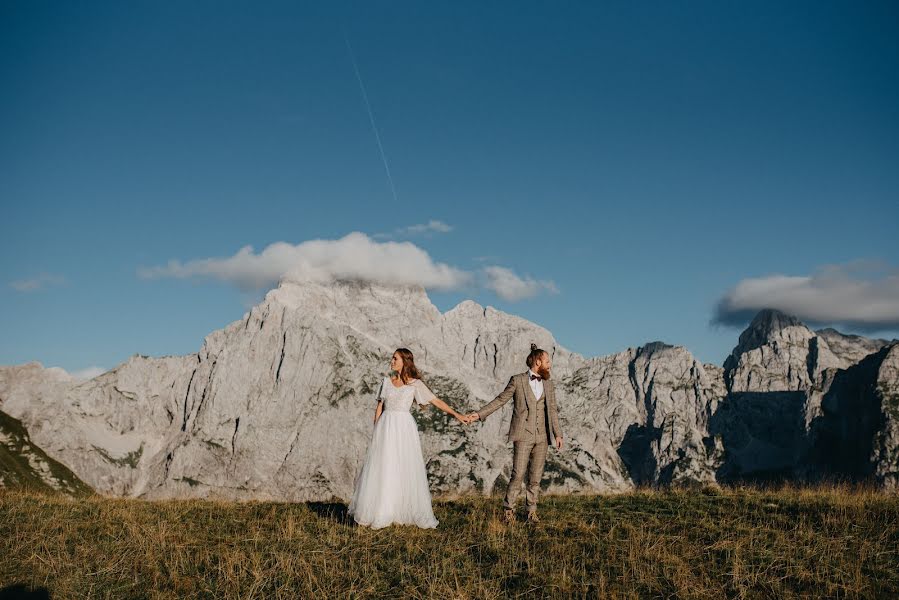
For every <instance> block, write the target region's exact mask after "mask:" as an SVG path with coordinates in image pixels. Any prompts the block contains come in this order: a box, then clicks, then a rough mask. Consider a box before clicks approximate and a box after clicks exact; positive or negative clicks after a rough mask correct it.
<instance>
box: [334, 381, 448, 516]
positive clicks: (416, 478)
mask: <svg viewBox="0 0 899 600" xmlns="http://www.w3.org/2000/svg"><path fill="white" fill-rule="evenodd" d="M378 398H379V399H382V400H383V401H384V407H383V410H382V412H381V416H380V417H379V418H378V422H377V423H375V427H374V430H373V431H372V436H371V442H370V443H369V445H368V452H367V453H366V455H365V463H364V464H363V465H362V470H361V471H360V472H359V475H358V476H357V477H356V483H355V489H354V490H353V499H352V500H351V501H350V505H349V509H348V512H349V514H350V515H352V516H353V519H355V521H356V522H357V523H359V524H360V525H366V526H369V527H371V528H372V529H380V528H381V527H386V526H387V525H390V524H414V525H418V526H419V527H423V528H434V527H437V523H438V521H437V519H436V518H435V517H434V512H433V510H432V509H431V491H430V490H429V489H428V474H427V470H426V469H425V462H424V459H423V458H422V454H421V441H420V440H419V437H418V425H417V424H416V423H415V419H414V418H413V417H412V414H411V413H410V412H409V409H410V408H412V402H413V401H415V402H417V403H418V404H419V405H425V404H428V403H429V402H431V400H433V399H434V398H435V396H434V394H433V393H431V391H430V390H429V389H428V388H427V387H426V386H425V384H424V383H423V382H422V381H421V380H420V379H415V380H413V381H412V383H410V384H408V385H403V386H401V387H397V386H395V385H393V382H392V381H391V380H390V379H389V378H388V377H385V378H384V381H383V382H382V383H381V389H380V390H379V392H378Z"/></svg>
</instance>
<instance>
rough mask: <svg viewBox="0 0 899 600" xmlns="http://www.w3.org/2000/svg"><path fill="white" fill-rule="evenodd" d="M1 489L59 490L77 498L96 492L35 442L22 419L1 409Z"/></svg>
mask: <svg viewBox="0 0 899 600" xmlns="http://www.w3.org/2000/svg"><path fill="white" fill-rule="evenodd" d="M0 488H26V489H32V490H36V491H48V492H52V491H59V492H62V493H64V494H69V495H73V496H84V495H89V494H92V493H93V490H92V489H91V488H90V486H88V485H87V484H86V483H84V482H83V481H81V480H80V479H78V477H77V476H76V475H75V474H74V473H72V471H70V470H69V469H68V467H66V466H65V465H63V464H62V463H60V462H57V461H55V460H53V459H52V458H50V457H49V456H47V454H46V453H45V452H44V451H43V450H41V449H40V448H39V447H38V446H36V445H34V444H33V443H31V439H30V438H29V437H28V432H27V431H26V430H25V427H24V426H23V425H22V422H21V421H19V420H18V419H14V418H13V417H11V416H10V415H8V414H6V413H5V412H3V411H2V410H0Z"/></svg>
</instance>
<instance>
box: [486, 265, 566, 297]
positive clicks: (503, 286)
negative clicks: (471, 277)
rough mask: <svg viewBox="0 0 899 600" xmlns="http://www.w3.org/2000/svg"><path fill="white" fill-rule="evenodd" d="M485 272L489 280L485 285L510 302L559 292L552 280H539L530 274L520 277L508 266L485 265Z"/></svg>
mask: <svg viewBox="0 0 899 600" xmlns="http://www.w3.org/2000/svg"><path fill="white" fill-rule="evenodd" d="M483 272H484V275H485V277H486V280H487V281H486V284H485V287H486V288H487V289H489V290H493V291H494V292H495V293H496V295H497V296H499V297H500V298H502V299H503V300H508V301H510V302H516V301H518V300H523V299H525V298H532V297H534V296H536V295H537V294H539V293H541V292H549V293H551V294H558V293H559V290H558V288H556V284H555V283H553V282H552V281H544V280H537V279H534V278H532V277H530V276H525V277H520V276H519V275H517V274H516V273H515V272H514V271H512V270H511V269H507V268H506V267H498V266H495V265H493V266H489V267H484V269H483Z"/></svg>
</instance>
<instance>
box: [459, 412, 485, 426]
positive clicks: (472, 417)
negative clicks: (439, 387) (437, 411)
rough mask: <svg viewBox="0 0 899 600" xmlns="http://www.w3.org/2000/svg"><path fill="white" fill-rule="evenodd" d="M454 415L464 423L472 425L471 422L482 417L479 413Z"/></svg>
mask: <svg viewBox="0 0 899 600" xmlns="http://www.w3.org/2000/svg"><path fill="white" fill-rule="evenodd" d="M454 416H455V417H456V419H458V420H459V422H460V423H462V424H463V425H470V424H471V423H473V422H474V421H477V420H478V419H479V418H480V417H479V416H478V413H471V414H468V415H460V414H458V413H456V414H455V415H454Z"/></svg>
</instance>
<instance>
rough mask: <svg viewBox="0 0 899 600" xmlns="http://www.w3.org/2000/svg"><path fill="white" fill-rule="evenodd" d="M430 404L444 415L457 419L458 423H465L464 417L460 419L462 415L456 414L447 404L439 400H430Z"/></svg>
mask: <svg viewBox="0 0 899 600" xmlns="http://www.w3.org/2000/svg"><path fill="white" fill-rule="evenodd" d="M431 404H433V405H434V406H436V407H437V408H439V409H440V410H442V411H443V412H445V413H446V414H448V415H451V416H453V417H455V418H457V419H459V421H461V422H462V423H465V419H464V417H462V415H460V414H459V413H457V412H456V411H455V410H453V408H452V407H451V406H450V405H449V404H447V403H446V402H444V401H443V400H441V399H440V398H434V399H432V400H431Z"/></svg>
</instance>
